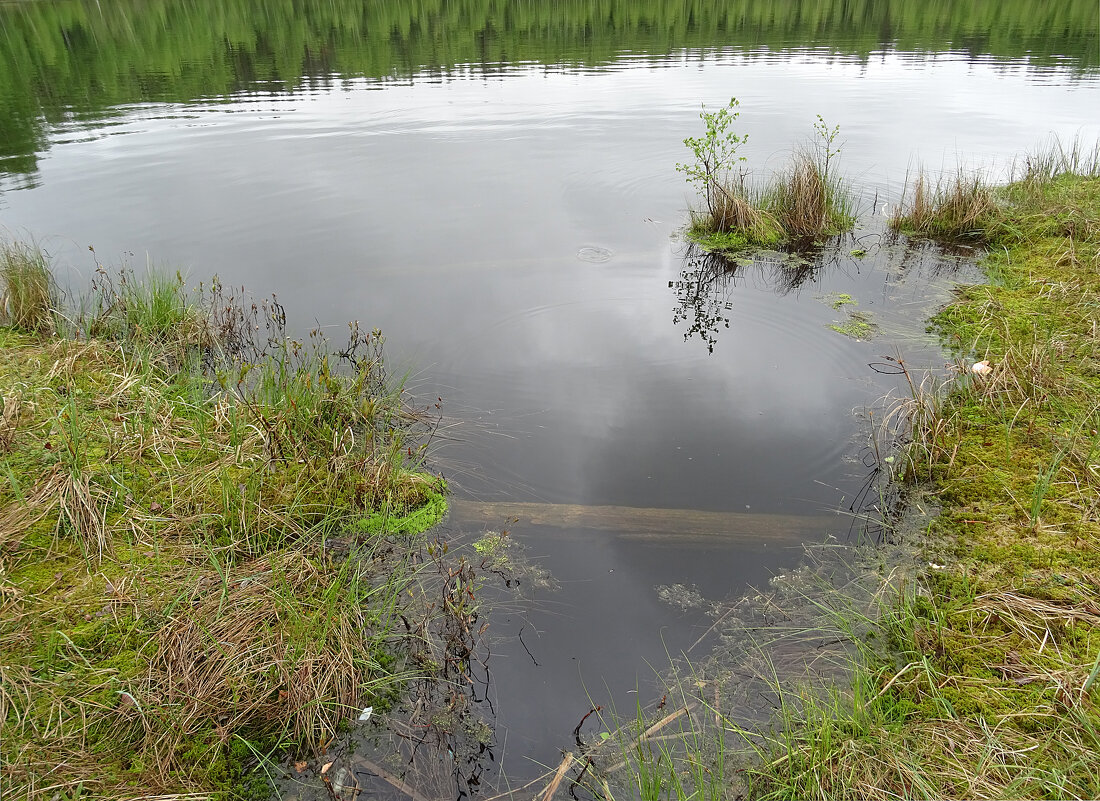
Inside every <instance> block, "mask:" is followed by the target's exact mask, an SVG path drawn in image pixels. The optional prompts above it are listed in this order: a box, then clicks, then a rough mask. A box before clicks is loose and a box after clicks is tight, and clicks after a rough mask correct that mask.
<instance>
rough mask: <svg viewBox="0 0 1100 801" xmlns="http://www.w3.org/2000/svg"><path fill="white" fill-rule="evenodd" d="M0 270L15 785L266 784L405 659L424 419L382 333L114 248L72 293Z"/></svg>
mask: <svg viewBox="0 0 1100 801" xmlns="http://www.w3.org/2000/svg"><path fill="white" fill-rule="evenodd" d="M0 278H2V287H3V292H4V303H3V309H4V317H3V320H0V323H2V324H3V325H4V326H5V327H0V397H2V412H0V475H3V477H4V478H3V480H2V481H0V548H2V550H0V654H2V659H0V673H2V675H0V679H2V682H3V683H2V689H0V722H2V726H3V733H2V737H0V742H2V752H3V753H2V757H3V762H2V771H3V772H2V774H0V781H2V783H3V786H2V788H0V789H2V791H3V795H4V797H9V796H10V797H12V798H16V797H18V798H43V799H46V798H49V799H55V798H56V799H67V798H70V799H75V798H82V797H89V796H94V797H116V798H125V797H135V798H136V797H147V796H155V795H159V794H170V793H188V792H199V793H206V792H213V793H217V794H222V795H225V796H232V797H247V796H249V795H250V794H252V793H253V792H255V793H261V794H262V793H263V792H265V791H266V788H267V783H266V780H265V779H264V777H263V775H262V772H260V771H259V770H257V768H258V766H259V765H260V764H261V762H262V760H261V759H260V756H261V755H269V756H271V757H277V756H278V755H279V754H283V753H286V752H287V751H289V752H292V753H296V754H304V755H309V754H311V753H317V752H318V751H319V750H320V749H322V748H323V747H324V745H325V744H326V743H327V742H329V741H330V740H331V739H332V738H333V737H334V736H335V734H336V733H337V732H338V730H339V729H340V728H341V727H342V726H343V725H345V723H346V721H347V720H348V719H349V718H352V717H354V716H355V715H358V714H359V712H360V710H361V709H362V708H364V707H366V706H372V705H374V706H380V705H381V706H384V705H385V704H386V703H388V701H389V700H392V698H393V697H394V695H395V694H396V693H398V692H399V691H400V689H401V687H402V685H403V682H405V681H407V680H408V679H409V678H410V676H412V675H413V674H412V672H411V671H410V669H409V668H407V667H406V663H405V661H404V660H403V649H402V644H401V640H400V638H399V637H397V636H396V635H395V633H394V630H393V625H392V624H393V621H394V620H395V619H397V614H398V612H399V611H400V607H401V603H402V601H401V598H402V594H403V593H404V592H405V590H406V589H407V585H408V583H409V581H410V579H411V576H412V568H411V566H410V564H409V559H408V558H407V557H408V554H409V552H410V551H411V550H412V546H411V545H410V540H409V537H408V535H409V533H414V532H419V531H422V530H424V529H426V528H428V527H429V526H430V525H432V524H433V523H434V522H435V521H436V520H438V518H439V517H440V516H441V514H442V512H443V511H444V509H445V501H444V498H443V487H442V485H441V484H440V482H439V481H438V480H436V479H434V478H433V477H431V476H430V475H428V474H426V473H425V472H423V471H422V470H421V469H420V462H421V458H422V455H423V442H424V440H423V436H422V435H423V434H424V433H426V431H427V430H428V428H427V426H426V424H425V420H424V419H423V416H422V414H418V413H416V412H415V411H413V410H411V409H410V408H409V407H408V406H407V405H406V404H405V403H404V400H403V396H402V392H401V389H400V386H399V384H397V383H395V382H394V381H392V380H391V378H390V377H389V376H388V375H387V373H386V370H385V366H384V362H383V358H382V340H381V337H380V335H379V334H378V333H377V332H374V333H371V334H365V333H361V332H360V331H359V330H358V328H357V327H356V326H352V327H351V328H350V331H349V333H350V336H349V341H348V343H347V345H346V346H343V347H341V348H333V347H332V346H330V345H329V344H328V343H327V342H325V341H324V339H323V337H320V336H319V335H313V336H311V337H310V338H308V339H307V340H306V341H295V340H292V339H289V338H287V337H286V336H285V333H284V330H283V323H284V320H285V317H284V316H283V314H282V308H281V306H279V304H278V303H277V302H276V301H275V300H274V299H272V300H271V301H268V302H266V303H263V304H259V305H254V304H251V303H250V302H244V301H242V300H241V299H240V298H239V297H238V298H237V299H234V298H233V297H231V296H230V293H228V292H227V291H226V289H225V288H224V287H222V286H220V285H219V284H217V283H216V282H215V283H214V285H212V286H207V287H205V288H203V290H202V291H189V290H188V289H187V288H185V287H184V285H183V282H182V280H180V279H178V277H173V276H166V275H152V276H149V277H145V278H137V277H135V276H134V275H133V274H129V273H125V272H113V273H112V272H109V271H107V270H104V269H102V268H101V269H100V270H99V271H98V273H97V276H96V279H95V281H94V283H93V287H92V289H91V291H90V292H89V293H88V294H87V295H85V296H83V297H82V298H81V299H79V300H78V301H75V302H70V303H62V302H61V300H60V298H59V297H58V292H57V289H56V284H55V283H54V281H53V279H52V275H51V274H50V270H49V262H48V259H46V257H45V256H44V255H43V254H41V253H40V252H39V251H38V250H37V249H36V248H33V247H26V246H23V245H17V244H7V245H4V246H3V249H2V253H0ZM333 351H339V352H340V353H341V356H340V357H335V356H333V355H332V353H333Z"/></svg>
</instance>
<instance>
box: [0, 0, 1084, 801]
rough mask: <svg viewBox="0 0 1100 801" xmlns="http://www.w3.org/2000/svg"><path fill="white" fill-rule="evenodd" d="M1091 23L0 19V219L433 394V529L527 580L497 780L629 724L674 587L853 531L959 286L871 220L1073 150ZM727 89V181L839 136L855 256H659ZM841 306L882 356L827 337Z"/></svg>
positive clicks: (504, 617) (139, 6)
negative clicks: (203, 295)
mask: <svg viewBox="0 0 1100 801" xmlns="http://www.w3.org/2000/svg"><path fill="white" fill-rule="evenodd" d="M1098 15H1100V11H1098V8H1097V5H1096V3H1095V0H1065V2H1062V3H1057V4H1052V3H1046V2H1042V1H1041V0H971V1H970V2H966V3H962V2H959V3H950V2H948V3H935V4H924V3H912V2H904V3H903V2H897V1H891V0H857V2H850V1H849V2H841V1H840V0H784V1H783V2H774V0H773V1H772V2H764V1H763V0H740V2H717V0H676V1H675V2H672V1H666V0H661V1H644V2H637V1H635V2H627V0H604V1H603V2H582V1H581V0H570V1H569V2H560V3H536V2H530V0H423V2H419V3H415V4H412V3H398V2H386V1H384V0H378V1H377V2H371V3H361V2H352V0H325V2H320V0H302V1H301V2H295V3H289V2H275V1H274V0H217V2H214V0H143V2H140V3H139V2H136V1H134V0H118V1H117V2H112V3H109V4H100V3H97V2H80V1H79V0H59V1H58V2H47V1H46V0H40V1H37V2H19V3H3V4H0V226H2V227H3V229H4V230H5V231H6V232H7V233H8V234H10V235H13V236H19V237H24V238H26V237H33V238H34V239H36V240H37V241H38V242H39V243H40V244H41V245H43V246H44V247H45V248H46V249H47V250H49V251H50V252H51V253H52V254H53V255H55V256H56V258H57V259H58V261H59V263H61V264H64V265H67V266H69V267H70V268H71V270H72V274H71V277H70V280H71V281H72V283H73V285H74V286H77V285H80V284H82V283H84V282H85V281H86V279H87V277H88V275H89V274H90V273H91V271H92V270H93V269H94V266H95V265H94V261H93V258H92V254H90V253H88V247H89V246H93V247H94V249H95V254H96V257H98V258H99V259H100V260H101V261H105V262H118V261H122V260H128V261H129V262H130V263H132V264H135V265H144V264H146V263H151V264H157V265H163V266H168V267H170V268H172V269H176V268H178V269H180V270H181V271H182V272H183V273H184V274H185V275H187V276H189V277H190V279H191V280H192V281H194V282H198V281H199V280H205V279H208V278H209V277H210V276H211V275H213V274H217V275H219V276H220V277H221V278H222V280H223V281H224V282H225V283H228V284H244V285H246V286H247V287H248V288H249V289H250V290H251V291H252V292H254V293H255V294H257V295H265V294H267V293H275V294H277V295H278V297H279V298H280V300H281V301H282V302H283V303H284V304H285V306H286V308H287V311H288V314H289V315H290V319H291V323H292V326H293V327H295V328H296V329H297V330H305V329H306V328H309V327H310V326H312V325H314V324H319V325H320V326H322V327H324V328H325V329H326V330H329V331H331V333H332V336H333V338H334V339H339V337H340V335H341V332H342V331H343V330H345V329H344V328H343V326H344V324H345V322H346V321H348V320H360V321H362V322H363V324H364V325H366V326H367V327H377V328H380V329H381V330H382V331H383V332H384V334H385V335H386V337H387V352H388V355H389V357H390V359H391V363H392V364H394V365H395V366H396V367H397V369H398V371H399V372H400V371H401V370H404V371H407V386H408V388H409V391H410V392H411V393H413V394H414V395H415V396H417V397H420V398H423V399H425V402H435V399H436V398H441V399H442V407H443V414H444V420H445V425H444V426H443V428H442V429H441V432H440V437H439V442H438V448H437V449H436V450H435V452H434V456H433V460H434V461H433V464H432V466H433V467H434V468H435V469H437V470H439V471H441V472H442V473H443V474H444V475H445V476H446V477H447V478H448V480H449V481H450V486H451V488H452V490H453V493H454V498H455V503H454V511H453V514H452V516H451V520H450V521H449V524H448V525H450V526H451V527H452V528H453V529H454V530H455V531H456V532H459V533H463V532H464V533H466V534H468V535H471V536H473V535H476V534H477V533H478V532H479V531H481V530H483V529H485V528H498V529H499V528H501V527H507V528H508V529H509V531H510V532H511V536H513V537H515V538H516V539H517V540H518V541H520V542H522V543H523V544H524V546H525V549H526V553H527V554H528V556H529V557H530V558H531V559H532V560H534V561H535V562H536V563H538V564H539V565H540V566H541V567H542V568H544V569H545V570H546V571H548V572H549V573H550V574H552V575H553V577H554V579H555V584H554V586H553V587H550V586H547V587H538V588H532V590H531V592H530V593H529V594H528V595H527V596H526V600H525V602H523V603H521V604H519V605H518V606H517V605H514V604H513V605H511V606H509V608H508V609H507V610H504V611H501V612H499V613H497V614H495V615H494V616H493V619H492V631H493V636H494V640H493V643H494V644H493V659H492V666H493V670H492V688H491V691H490V692H491V699H492V703H493V712H494V715H493V720H494V723H495V724H496V727H497V728H496V732H495V734H494V739H493V750H494V755H493V761H492V764H491V766H490V767H489V768H488V770H489V771H490V772H491V773H492V775H493V776H495V777H499V776H500V775H501V774H502V773H503V774H507V775H508V777H509V778H510V779H514V780H516V781H523V780H526V778H529V777H531V776H534V775H537V774H539V773H541V772H543V770H544V769H545V767H546V766H553V765H556V764H557V761H558V759H559V758H560V749H561V748H562V747H566V746H568V744H569V736H570V734H571V732H572V730H573V728H574V726H575V725H576V724H577V722H578V721H579V720H580V719H581V716H582V715H584V713H585V712H586V711H587V710H588V709H589V708H590V705H594V704H605V705H606V704H612V703H613V704H616V705H617V706H618V707H619V708H621V709H626V710H628V711H630V710H632V709H633V706H634V703H635V699H636V698H639V697H642V696H645V695H646V689H647V688H648V687H649V686H650V685H651V684H652V677H653V673H654V671H656V670H659V669H661V667H662V666H663V665H665V664H667V662H668V658H669V655H674V654H676V653H678V652H680V651H681V650H682V649H685V648H687V647H689V646H690V645H692V643H693V642H694V641H695V640H696V639H697V638H698V636H699V634H700V633H701V632H702V630H703V629H705V623H704V622H702V621H701V620H700V615H699V613H698V612H697V611H692V610H691V609H687V610H686V611H685V610H684V609H683V608H682V607H681V606H680V605H677V604H675V603H668V597H669V592H668V588H669V587H671V586H673V585H682V586H683V587H687V588H695V591H697V592H699V593H701V594H702V595H704V596H706V597H711V598H724V597H729V596H736V595H738V594H740V593H742V592H744V591H745V590H746V588H747V587H749V586H751V585H760V584H762V583H765V582H766V581H767V580H768V578H769V576H771V575H773V574H774V573H776V572H777V571H780V570H782V569H785V568H786V567H789V566H790V565H792V564H794V563H796V562H797V561H798V558H799V554H800V545H801V544H802V543H803V542H820V541H824V540H825V539H826V538H827V537H829V536H832V537H835V538H836V539H837V540H839V541H845V542H846V541H849V540H850V539H851V538H852V537H854V536H856V535H857V534H858V531H859V529H860V525H859V522H858V519H859V514H860V513H863V512H866V511H868V509H870V508H871V507H873V506H874V498H873V497H872V498H869V497H867V496H866V494H865V492H864V488H865V482H866V480H867V477H868V474H869V472H870V470H871V468H872V466H873V465H872V464H871V462H870V461H869V460H868V453H867V445H868V436H869V432H870V431H871V430H872V428H873V421H872V420H871V419H870V418H869V417H868V413H867V411H866V410H867V409H876V408H881V405H880V404H879V402H880V399H881V398H883V396H885V395H886V394H887V393H890V392H894V393H896V392H898V391H899V385H898V379H897V377H896V376H891V375H887V374H884V373H883V372H881V371H877V370H876V369H874V368H873V367H872V366H871V365H873V364H877V363H882V362H883V361H884V357H894V358H897V357H899V356H900V357H902V358H904V359H905V360H906V362H907V363H909V364H911V365H913V366H914V367H917V368H924V367H942V365H943V363H944V356H943V354H942V353H941V352H940V350H939V347H938V345H937V343H936V341H935V339H934V338H933V337H932V336H931V335H928V334H926V333H925V330H924V329H925V319H926V318H927V316H928V315H929V314H930V313H931V312H932V311H933V310H934V309H935V307H936V306H937V304H940V303H942V302H944V300H945V299H946V298H947V297H948V293H949V291H950V287H951V285H952V282H954V281H957V280H961V278H965V277H967V276H969V277H973V275H974V274H973V272H972V271H971V272H966V267H965V262H966V258H962V259H961V262H963V263H964V266H963V267H962V268H960V267H959V262H960V260H957V259H952V258H948V257H946V256H945V255H944V254H941V253H938V252H935V251H932V250H929V249H927V248H925V247H923V246H921V245H919V244H918V243H909V242H906V241H904V240H895V239H893V238H891V237H890V236H889V235H887V233H886V231H885V220H886V218H887V216H888V214H889V211H890V209H891V208H892V207H893V205H894V204H896V203H897V202H898V199H899V196H900V194H901V192H902V189H903V187H904V184H905V180H906V176H907V174H908V173H909V172H910V171H911V170H913V169H914V168H917V167H918V166H921V165H923V166H925V167H927V168H930V169H931V170H933V171H938V170H941V169H947V170H951V169H954V168H955V167H956V166H957V165H962V166H965V167H975V166H986V167H989V168H990V169H992V170H993V171H995V172H999V174H1002V175H1003V174H1007V171H1008V170H1009V169H1010V167H1011V164H1012V161H1013V159H1014V158H1015V157H1017V156H1018V155H1019V154H1020V153H1022V152H1023V151H1025V150H1027V149H1028V148H1031V147H1034V146H1036V145H1038V144H1040V143H1041V141H1042V140H1044V139H1045V138H1047V137H1049V136H1059V137H1062V138H1063V139H1066V140H1068V139H1072V138H1073V137H1075V136H1080V137H1081V138H1082V139H1083V140H1084V141H1085V142H1092V141H1094V140H1095V139H1096V138H1097V136H1098V135H1100V114H1098V113H1097V109H1098V108H1100V55H1098V52H1100V35H1098V23H1100V20H1098ZM731 97H736V98H738V100H739V101H740V117H739V119H738V120H737V121H736V123H735V128H736V130H737V132H738V133H740V134H745V135H747V136H748V140H747V142H746V144H745V145H744V146H743V148H742V150H741V153H742V155H744V156H745V157H746V162H745V166H746V167H747V168H750V169H752V170H753V173H754V175H757V176H764V175H767V174H768V173H770V172H771V171H774V170H777V169H780V168H782V167H783V165H784V164H785V162H786V159H788V157H789V156H790V154H791V152H792V151H793V149H794V148H796V147H798V146H800V145H802V144H804V143H806V142H807V141H808V140H809V138H810V136H811V135H812V133H813V127H812V126H813V123H814V122H815V120H816V115H818V114H820V115H822V116H823V117H824V118H825V120H826V121H827V122H828V123H829V124H830V125H839V126H840V141H841V142H842V143H843V149H842V154H841V157H840V159H841V160H840V165H841V169H842V170H843V171H844V173H845V175H846V176H847V177H848V178H849V179H850V180H851V182H852V184H853V186H854V187H855V188H856V189H857V190H858V192H859V193H860V210H861V218H860V224H859V226H858V228H857V230H856V231H855V232H854V233H853V234H852V235H850V236H845V237H842V238H841V239H839V240H837V241H834V242H831V243H828V244H827V245H826V246H824V247H823V248H821V249H820V251H818V252H816V253H813V254H810V256H809V257H808V260H807V261H806V263H804V264H802V265H801V266H798V267H797V268H796V266H795V265H792V263H791V262H789V261H786V260H783V259H780V258H778V257H777V256H775V255H774V254H771V255H769V254H758V255H757V256H755V257H749V258H746V259H745V260H743V263H740V264H737V265H723V264H716V263H715V262H714V261H713V260H712V259H708V258H707V257H706V256H705V255H704V254H701V253H699V252H698V251H696V250H694V249H693V248H690V247H688V246H687V244H686V243H685V242H684V241H683V239H682V237H681V236H680V235H679V233H680V231H681V230H682V229H683V227H684V225H685V222H686V220H687V213H688V208H689V207H690V205H691V204H692V203H693V202H694V197H693V193H692V190H691V188H690V187H689V186H688V185H687V184H686V183H685V181H684V178H683V176H682V175H681V174H680V173H678V172H677V170H676V164H677V162H681V161H685V160H686V159H687V157H688V155H689V154H688V151H687V150H686V149H685V148H684V146H683V144H682V140H683V139H684V138H685V137H687V136H694V135H698V134H699V133H700V131H701V123H700V121H699V113H700V110H701V108H700V107H701V104H705V105H706V106H707V107H708V108H711V109H716V108H718V107H720V106H723V105H725V104H726V103H727V102H728V101H729V99H730V98H731ZM965 255H966V254H963V256H964V257H965ZM959 269H963V271H964V274H963V275H962V276H960V275H959V273H958V270H959ZM857 309H858V311H859V313H861V314H867V315H868V317H867V319H869V320H871V321H873V326H874V330H863V329H859V328H852V327H850V326H849V323H850V322H851V321H852V319H853V318H852V313H853V312H854V311H856V310H857ZM836 329H841V330H836ZM872 511H873V509H872ZM521 633H522V639H521V638H520V637H519V636H518V635H520V634H521ZM494 782H495V779H494V781H489V782H486V786H488V785H490V784H493V783H494ZM461 789H462V791H463V792H470V793H473V792H475V789H474V788H471V787H468V786H463V787H462V788H461Z"/></svg>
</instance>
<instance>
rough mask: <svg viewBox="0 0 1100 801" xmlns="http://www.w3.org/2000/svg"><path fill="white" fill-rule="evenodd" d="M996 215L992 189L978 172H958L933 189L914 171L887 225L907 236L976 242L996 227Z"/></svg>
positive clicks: (961, 170)
mask: <svg viewBox="0 0 1100 801" xmlns="http://www.w3.org/2000/svg"><path fill="white" fill-rule="evenodd" d="M999 213H1000V210H999V207H998V204H997V201H996V197H995V195H994V192H993V189H992V188H991V186H990V185H989V183H988V182H987V180H986V178H985V177H984V175H983V174H982V173H981V172H979V171H973V172H967V171H965V170H963V169H962V168H960V169H958V170H957V171H955V172H954V173H953V174H951V175H950V176H947V177H942V176H941V178H940V179H939V180H938V181H937V182H936V183H935V185H933V184H932V182H931V181H930V180H929V179H928V177H927V176H926V175H925V173H924V171H923V170H918V171H917V174H916V177H915V178H913V179H912V180H911V181H908V180H907V181H906V187H905V190H904V191H903V192H902V199H901V202H900V203H899V204H898V206H897V207H896V208H895V210H894V213H893V215H892V216H891V217H890V222H889V225H890V227H891V228H892V229H893V230H895V231H901V232H904V233H907V234H910V235H918V236H929V237H939V238H943V239H975V240H980V239H983V238H985V237H986V235H987V232H988V231H989V230H990V229H991V228H992V227H993V226H994V225H996V223H997V220H998V216H999Z"/></svg>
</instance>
